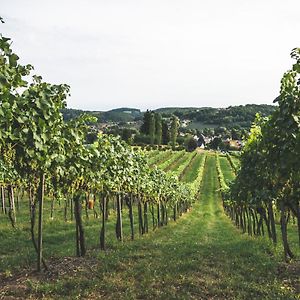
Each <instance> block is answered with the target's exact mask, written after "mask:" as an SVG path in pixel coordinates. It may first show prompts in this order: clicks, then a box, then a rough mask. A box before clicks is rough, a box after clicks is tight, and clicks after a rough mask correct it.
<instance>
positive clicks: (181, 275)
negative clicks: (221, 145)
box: [0, 152, 300, 299]
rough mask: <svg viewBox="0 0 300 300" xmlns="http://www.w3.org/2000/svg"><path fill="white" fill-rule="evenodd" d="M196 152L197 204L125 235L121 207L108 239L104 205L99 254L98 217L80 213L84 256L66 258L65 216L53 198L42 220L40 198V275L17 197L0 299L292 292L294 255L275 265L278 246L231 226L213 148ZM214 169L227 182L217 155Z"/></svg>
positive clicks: (0, 233) (69, 234) (68, 230)
mask: <svg viewBox="0 0 300 300" xmlns="http://www.w3.org/2000/svg"><path fill="white" fill-rule="evenodd" d="M155 155H159V154H157V153H156V154H155ZM188 155H191V154H184V156H180V154H178V153H175V154H172V155H171V156H170V157H168V159H169V162H167V160H163V161H162V162H161V164H165V165H166V166H169V171H172V169H173V170H176V169H177V168H178V167H179V166H178V164H177V163H176V162H178V161H181V163H184V162H186V159H187V158H188ZM206 155H207V158H206V160H205V168H204V175H203V180H202V184H201V186H200V192H199V194H198V197H197V201H196V202H195V203H194V204H193V207H192V209H191V210H190V211H189V212H188V213H185V214H183V216H182V217H181V218H179V219H178V220H177V221H176V222H174V221H172V220H169V223H168V226H164V227H160V228H158V229H155V230H152V228H150V231H149V233H148V234H146V235H143V236H140V237H138V235H137V238H136V239H135V240H134V241H130V230H129V221H128V218H127V214H128V210H127V208H126V206H124V207H123V215H124V241H123V243H122V242H119V241H117V240H116V239H115V237H114V230H115V228H114V226H115V212H114V208H113V207H111V208H110V218H109V222H108V228H107V232H108V237H107V250H106V251H100V249H99V230H100V219H98V218H95V217H94V215H93V211H91V210H90V211H89V219H87V218H86V217H85V215H84V211H83V220H84V225H85V232H86V238H87V246H88V251H87V255H86V257H84V258H77V257H76V256H75V226H74V221H72V220H71V219H70V216H69V215H68V221H67V222H65V221H64V220H63V207H64V206H63V203H61V206H59V204H58V203H57V204H56V209H55V215H54V220H51V219H50V213H49V210H50V203H49V201H47V203H46V207H45V220H46V221H45V224H44V232H45V234H44V248H45V257H46V260H47V262H48V265H49V271H48V272H45V273H42V274H38V273H36V272H35V271H34V269H35V253H34V250H33V247H32V245H31V241H30V234H29V220H28V213H27V199H24V200H23V201H21V203H20V211H19V214H18V216H17V221H18V227H17V229H15V230H13V229H12V228H11V226H10V224H9V222H8V220H7V217H6V216H4V215H0V238H1V247H0V299H2V298H3V299H299V297H300V294H299V292H300V288H299V284H300V282H299V270H300V269H299V262H298V261H297V260H295V261H292V262H291V263H290V264H286V263H284V262H283V259H282V256H281V249H280V247H279V249H274V247H273V246H272V245H271V243H270V242H269V240H268V239H267V238H266V237H265V238H263V237H250V236H248V235H247V234H242V233H241V232H240V231H239V230H238V229H237V228H236V227H234V225H233V224H232V222H231V221H230V220H229V218H228V217H227V216H226V215H225V214H224V212H223V208H222V201H221V196H220V193H219V189H220V187H219V183H218V177H217V171H216V158H215V154H214V153H213V152H208V153H207V154H206ZM153 157H154V155H153V156H152V157H151V158H153ZM174 157H175V158H176V157H177V160H176V159H174ZM203 160H204V154H203V153H197V154H196V155H195V157H194V158H193V159H192V160H191V161H190V162H189V164H188V165H187V167H186V168H185V171H184V172H185V173H184V174H183V175H182V181H184V182H190V183H191V182H193V181H194V180H195V178H196V176H197V171H198V169H199V167H200V165H201V163H202V162H203ZM166 162H167V163H166ZM220 166H221V169H222V172H223V173H224V177H225V180H226V181H228V182H229V181H230V180H232V179H233V178H234V173H233V171H232V170H231V168H230V164H229V163H228V161H227V159H226V157H222V156H220ZM134 213H135V215H136V214H137V211H135V212H134ZM135 228H136V230H138V224H137V223H135ZM278 232H279V231H278ZM295 242H296V239H295ZM294 245H296V244H294V242H293V246H294ZM299 254H300V253H298V255H299ZM298 257H299V256H298Z"/></svg>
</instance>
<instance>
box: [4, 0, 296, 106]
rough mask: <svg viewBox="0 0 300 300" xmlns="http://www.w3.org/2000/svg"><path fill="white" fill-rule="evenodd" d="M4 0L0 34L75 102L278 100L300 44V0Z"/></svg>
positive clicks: (186, 103)
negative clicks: (68, 88)
mask: <svg viewBox="0 0 300 300" xmlns="http://www.w3.org/2000/svg"><path fill="white" fill-rule="evenodd" d="M0 2H1V6H0V16H2V17H3V18H4V20H5V24H3V25H0V32H1V33H2V34H3V35H4V36H7V37H11V38H12V40H13V50H14V51H15V52H16V53H17V54H18V55H19V56H20V57H21V62H22V63H31V64H32V65H34V67H35V73H36V74H39V75H42V76H43V78H44V80H46V81H48V82H51V83H67V84H69V85H70V86H71V97H70V98H69V99H68V107H72V108H81V109H89V110H107V109H111V108H116V107H136V108H141V109H143V110H144V109H147V108H150V109H152V108H158V107H164V106H196V107H201V106H213V107H227V106H229V105H239V104H246V103H267V104H271V103H272V101H273V99H274V98H275V97H276V96H277V95H278V93H279V88H280V79H281V77H282V75H283V73H284V72H285V71H286V70H288V69H289V68H290V67H291V65H292V63H293V61H292V60H291V58H290V52H291V50H292V49H293V48H295V47H299V46H300V18H299V13H300V1H299V0H285V1H283V0H226V1H224V0H147V1H144V0H119V1H117V0H85V1H84V0H51V1H41V0H39V1H38V0H37V1H34V0H26V1H24V0H18V1H17V0H0Z"/></svg>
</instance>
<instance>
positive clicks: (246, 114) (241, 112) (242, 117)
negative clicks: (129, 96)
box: [63, 104, 276, 129]
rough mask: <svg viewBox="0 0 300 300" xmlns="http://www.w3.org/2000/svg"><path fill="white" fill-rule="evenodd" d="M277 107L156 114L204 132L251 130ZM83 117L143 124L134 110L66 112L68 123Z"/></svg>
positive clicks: (161, 110) (164, 110) (181, 109)
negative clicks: (259, 118) (257, 119)
mask: <svg viewBox="0 0 300 300" xmlns="http://www.w3.org/2000/svg"><path fill="white" fill-rule="evenodd" d="M275 107H276V106H274V105H266V104H261V105H258V104H247V105H239V106H229V107H227V108H212V107H198V108H197V107H163V108H159V109H156V110H154V111H155V112H159V113H161V114H162V116H163V117H170V116H171V115H172V114H174V115H176V116H177V117H178V118H179V119H180V120H186V119H188V120H190V121H191V124H190V127H191V128H195V129H203V128H205V127H207V128H212V127H218V126H225V127H229V128H231V127H235V126H240V127H242V128H248V127H250V126H251V123H252V122H253V120H254V118H255V114H256V113H260V114H261V115H263V116H268V115H270V114H271V113H272V112H273V111H274V110H275ZM82 113H86V114H91V115H93V116H96V117H97V118H98V121H99V122H101V123H106V122H133V121H137V120H141V119H142V117H143V112H141V110H139V109H135V108H117V109H113V110H109V111H84V110H77V109H72V108H66V109H64V110H63V115H64V118H65V120H69V119H71V118H74V117H77V116H79V115H80V114H82Z"/></svg>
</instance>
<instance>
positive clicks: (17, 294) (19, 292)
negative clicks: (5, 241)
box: [0, 256, 99, 300]
mask: <svg viewBox="0 0 300 300" xmlns="http://www.w3.org/2000/svg"><path fill="white" fill-rule="evenodd" d="M47 264H48V267H49V270H47V271H43V272H40V273H39V272H37V271H35V270H34V271H33V270H32V268H31V269H23V270H22V271H21V272H18V273H15V274H9V273H0V299H1V300H2V299H5V300H6V299H7V300H8V299H36V296H34V297H33V295H32V291H33V290H34V286H35V284H38V283H40V282H43V283H44V282H47V283H53V282H56V281H58V280H61V279H62V278H69V277H77V276H78V277H82V276H84V278H86V279H88V278H94V277H95V276H97V274H96V268H97V267H99V260H98V259H96V258H93V257H89V256H87V257H84V258H83V257H62V258H50V259H48V260H47ZM40 296H41V297H43V295H40ZM38 298H39V297H38Z"/></svg>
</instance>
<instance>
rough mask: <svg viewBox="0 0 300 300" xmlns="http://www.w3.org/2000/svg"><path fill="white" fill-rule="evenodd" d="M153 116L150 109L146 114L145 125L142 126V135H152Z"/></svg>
mask: <svg viewBox="0 0 300 300" xmlns="http://www.w3.org/2000/svg"><path fill="white" fill-rule="evenodd" d="M151 114H152V112H151V111H149V110H148V109H147V111H146V112H145V113H144V117H143V124H142V126H141V133H143V134H145V135H149V134H150V122H151Z"/></svg>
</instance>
